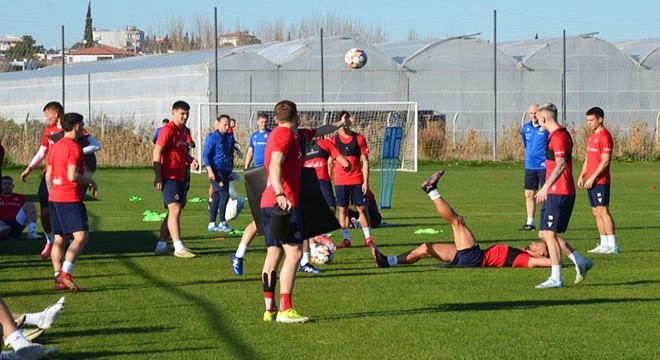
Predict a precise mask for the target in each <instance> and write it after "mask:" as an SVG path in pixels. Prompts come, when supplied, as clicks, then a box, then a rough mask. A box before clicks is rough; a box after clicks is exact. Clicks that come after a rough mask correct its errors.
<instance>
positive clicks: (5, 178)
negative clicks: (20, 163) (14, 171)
mask: <svg viewBox="0 0 660 360" xmlns="http://www.w3.org/2000/svg"><path fill="white" fill-rule="evenodd" d="M2 180H9V181H11V182H12V183H13V182H14V179H13V178H12V177H11V176H9V175H5V176H3V177H2V179H0V181H2Z"/></svg>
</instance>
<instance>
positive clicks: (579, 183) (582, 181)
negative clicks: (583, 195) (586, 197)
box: [577, 177, 584, 188]
mask: <svg viewBox="0 0 660 360" xmlns="http://www.w3.org/2000/svg"><path fill="white" fill-rule="evenodd" d="M577 186H578V187H579V188H583V187H584V179H583V178H582V177H579V178H578V181H577Z"/></svg>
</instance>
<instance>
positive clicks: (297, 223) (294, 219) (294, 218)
mask: <svg viewBox="0 0 660 360" xmlns="http://www.w3.org/2000/svg"><path fill="white" fill-rule="evenodd" d="M271 211H272V208H261V216H262V220H263V222H264V240H265V242H266V247H269V246H277V247H282V244H302V243H303V240H305V238H304V236H303V223H302V214H301V212H300V208H297V207H294V208H293V209H292V210H291V222H290V223H289V237H288V238H286V239H273V238H272V237H271V236H270V218H271Z"/></svg>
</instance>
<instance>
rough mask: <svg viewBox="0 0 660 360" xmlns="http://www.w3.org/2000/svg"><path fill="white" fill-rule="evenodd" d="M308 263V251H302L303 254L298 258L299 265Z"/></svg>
mask: <svg viewBox="0 0 660 360" xmlns="http://www.w3.org/2000/svg"><path fill="white" fill-rule="evenodd" d="M307 264H309V252H303V256H302V258H301V259H300V266H303V265H307Z"/></svg>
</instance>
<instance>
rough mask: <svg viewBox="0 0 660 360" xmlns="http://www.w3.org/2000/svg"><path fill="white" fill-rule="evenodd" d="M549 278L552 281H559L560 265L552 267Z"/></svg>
mask: <svg viewBox="0 0 660 360" xmlns="http://www.w3.org/2000/svg"><path fill="white" fill-rule="evenodd" d="M550 277H551V278H552V280H555V281H561V265H552V266H551V272H550Z"/></svg>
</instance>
